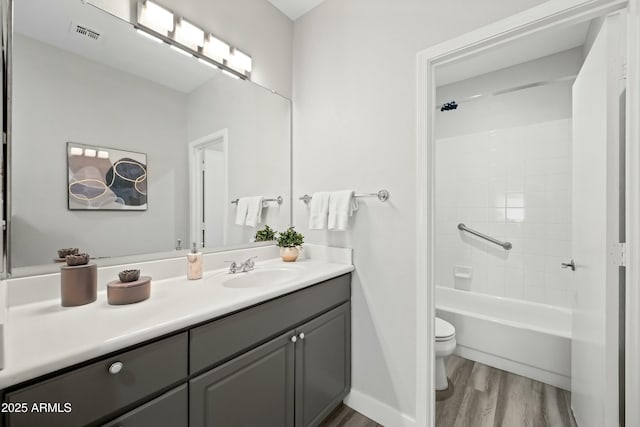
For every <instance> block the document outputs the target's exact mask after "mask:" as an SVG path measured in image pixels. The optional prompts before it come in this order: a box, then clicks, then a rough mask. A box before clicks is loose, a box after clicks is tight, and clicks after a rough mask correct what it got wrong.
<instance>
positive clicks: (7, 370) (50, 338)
mask: <svg viewBox="0 0 640 427" xmlns="http://www.w3.org/2000/svg"><path fill="white" fill-rule="evenodd" d="M278 267H287V268H290V269H295V270H296V271H295V273H294V274H292V275H291V276H292V277H290V278H289V279H288V280H286V281H281V282H280V283H277V282H276V283H270V284H265V285H261V286H258V287H249V288H234V287H226V286H224V284H223V283H222V282H223V281H225V280H229V278H230V276H231V275H228V274H227V270H226V269H219V270H213V271H208V272H205V273H204V276H203V278H202V279H200V280H186V277H178V278H170V279H164V280H153V281H152V283H151V297H150V298H149V299H148V300H146V301H142V302H140V303H137V304H130V305H121V306H114V305H109V304H107V295H106V292H105V291H100V292H98V299H97V301H95V302H93V303H91V304H87V305H84V306H80V307H62V306H61V305H60V298H55V299H49V300H45V301H39V302H34V303H31V304H24V305H18V306H15V307H9V309H8V311H7V318H6V322H7V325H8V326H9V327H8V328H6V331H5V349H4V352H5V366H4V369H3V370H1V371H0V388H5V387H8V386H11V385H14V384H18V383H20V382H23V381H26V380H29V379H32V378H36V377H38V376H41V375H44V374H47V373H51V372H54V371H56V370H58V369H61V368H65V367H68V366H72V365H74V364H76V363H80V362H83V361H86V360H88V359H92V358H95V357H98V356H101V355H104V354H107V353H110V352H113V351H116V350H120V349H123V348H125V347H128V346H131V345H134V344H137V343H140V342H143V341H146V340H149V339H152V338H156V337H159V336H162V335H164V334H167V333H170V332H173V331H176V330H179V329H181V328H184V327H188V326H191V325H194V324H196V323H199V322H203V321H207V320H209V319H213V318H215V317H219V316H222V315H225V314H228V313H231V312H234V311H237V310H240V309H243V308H246V307H249V306H252V305H254V304H258V303H260V302H263V301H266V300H269V299H272V298H275V297H278V296H281V295H284V294H287V293H289V292H293V291H296V290H299V289H302V288H304V287H307V286H309V285H312V284H315V283H318V282H321V281H323V280H327V279H330V278H333V277H337V276H339V275H341V274H345V273H348V272H351V271H353V269H354V268H353V266H352V265H350V264H343V263H333V262H326V261H320V260H310V259H309V260H302V261H298V262H295V263H286V264H285V263H283V262H282V261H280V259H272V260H267V261H263V262H258V263H256V268H255V270H254V271H253V272H259V271H265V270H269V269H274V268H278ZM240 274H252V272H249V273H237V274H236V275H233V276H234V277H235V276H238V275H240Z"/></svg>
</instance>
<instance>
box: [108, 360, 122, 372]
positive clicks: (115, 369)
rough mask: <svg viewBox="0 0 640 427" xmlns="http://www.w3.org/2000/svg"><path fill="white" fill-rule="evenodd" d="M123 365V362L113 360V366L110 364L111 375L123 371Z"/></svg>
mask: <svg viewBox="0 0 640 427" xmlns="http://www.w3.org/2000/svg"><path fill="white" fill-rule="evenodd" d="M123 366H124V365H123V364H122V362H113V363H112V364H111V366H109V373H110V374H111V375H116V374H118V373H120V371H122V367H123Z"/></svg>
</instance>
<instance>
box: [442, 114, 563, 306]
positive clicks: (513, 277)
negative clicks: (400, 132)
mask: <svg viewBox="0 0 640 427" xmlns="http://www.w3.org/2000/svg"><path fill="white" fill-rule="evenodd" d="M460 222H463V223H465V224H466V225H467V226H469V227H471V228H476V229H478V230H479V231H481V232H484V233H485V234H489V235H491V236H492V237H495V238H497V239H500V240H507V241H510V242H511V243H512V244H513V249H512V250H511V251H509V252H506V251H504V250H503V249H501V248H499V247H497V246H495V245H492V244H490V243H487V242H485V241H483V240H479V239H477V238H475V237H473V236H470V235H468V234H466V233H461V232H460V231H458V229H457V228H456V226H457V224H458V223H460ZM435 234H436V280H437V283H436V284H437V285H439V286H448V287H454V286H455V284H456V281H455V280H454V275H453V272H454V266H455V265H468V266H470V267H471V268H472V272H473V273H472V278H471V280H470V290H471V291H474V292H482V293H487V294H491V295H495V296H506V297H510V298H517V299H522V300H528V301H534V302H542V303H546V304H552V305H558V306H565V307H567V306H569V305H570V303H571V300H572V298H573V296H572V282H571V279H572V276H571V274H570V273H568V272H567V271H566V270H562V269H561V268H560V262H564V261H566V260H568V259H569V258H571V120H570V119H563V120H554V121H549V122H543V123H537V124H533V125H527V126H520V127H512V128H508V129H495V130H491V131H486V132H479V133H473V134H467V135H461V136H455V137H450V138H443V139H440V140H438V141H437V142H436V233H435Z"/></svg>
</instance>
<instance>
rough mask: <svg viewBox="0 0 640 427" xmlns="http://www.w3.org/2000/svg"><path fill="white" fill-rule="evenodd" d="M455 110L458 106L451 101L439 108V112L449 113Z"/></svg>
mask: <svg viewBox="0 0 640 427" xmlns="http://www.w3.org/2000/svg"><path fill="white" fill-rule="evenodd" d="M456 108H458V104H457V103H456V101H451V102H447V103H444V104H442V106H441V107H440V111H450V110H455V109H456Z"/></svg>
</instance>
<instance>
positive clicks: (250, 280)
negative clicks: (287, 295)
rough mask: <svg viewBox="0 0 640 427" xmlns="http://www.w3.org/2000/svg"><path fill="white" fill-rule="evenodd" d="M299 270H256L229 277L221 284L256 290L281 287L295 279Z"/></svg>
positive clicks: (272, 268) (280, 268)
mask: <svg viewBox="0 0 640 427" xmlns="http://www.w3.org/2000/svg"><path fill="white" fill-rule="evenodd" d="M299 275H300V270H298V269H296V268H289V267H271V268H256V269H255V270H251V271H249V272H246V273H236V274H234V275H229V277H228V278H225V280H224V281H223V282H222V286H224V287H227V288H256V287H263V286H270V285H281V284H284V283H287V282H289V281H291V280H294V279H296V278H297V277H298V276H299Z"/></svg>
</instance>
